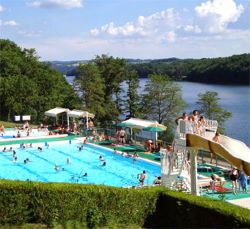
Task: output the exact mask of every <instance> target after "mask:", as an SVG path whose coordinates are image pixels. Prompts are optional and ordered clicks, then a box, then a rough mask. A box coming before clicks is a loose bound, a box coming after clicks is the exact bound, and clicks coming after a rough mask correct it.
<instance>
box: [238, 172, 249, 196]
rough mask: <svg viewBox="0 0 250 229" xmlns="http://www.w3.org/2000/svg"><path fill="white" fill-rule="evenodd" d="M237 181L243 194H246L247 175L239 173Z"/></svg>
mask: <svg viewBox="0 0 250 229" xmlns="http://www.w3.org/2000/svg"><path fill="white" fill-rule="evenodd" d="M239 181H240V187H241V188H242V191H243V193H247V175H246V174H245V173H244V171H243V170H242V171H241V172H240V176H239Z"/></svg>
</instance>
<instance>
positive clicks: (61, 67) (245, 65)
mask: <svg viewBox="0 0 250 229" xmlns="http://www.w3.org/2000/svg"><path fill="white" fill-rule="evenodd" d="M82 62H83V61H67V62H64V61H62V62H56V61H53V62H51V64H52V66H53V68H55V69H56V70H58V71H60V72H62V73H63V74H65V75H74V76H77V75H79V71H78V67H77V66H76V65H77V64H79V63H82ZM86 62H88V61H85V63H86ZM126 62H127V68H128V70H135V71H136V72H137V74H138V76H139V77H140V78H147V77H148V76H149V75H150V74H153V73H157V74H162V75H168V76H169V77H170V78H171V79H174V80H185V81H191V82H201V83H211V84H237V85H249V84H250V75H249V66H250V54H241V55H233V56H230V57H219V58H203V59H184V60H182V59H177V58H167V59H158V60H157V59H156V60H150V59H149V60H139V59H135V60H132V59H128V60H126Z"/></svg>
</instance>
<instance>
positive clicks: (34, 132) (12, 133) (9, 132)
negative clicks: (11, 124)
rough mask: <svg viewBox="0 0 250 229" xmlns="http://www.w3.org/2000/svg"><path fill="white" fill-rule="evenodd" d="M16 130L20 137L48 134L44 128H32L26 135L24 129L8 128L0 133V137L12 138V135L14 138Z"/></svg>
mask: <svg viewBox="0 0 250 229" xmlns="http://www.w3.org/2000/svg"><path fill="white" fill-rule="evenodd" d="M18 131H19V133H20V134H21V138H23V137H39V136H46V135H48V131H45V130H40V131H38V130H37V129H32V131H30V133H29V135H28V134H27V131H26V130H14V129H8V130H6V131H5V132H4V133H1V134H0V139H6V138H14V137H15V138H16V137H17V133H18Z"/></svg>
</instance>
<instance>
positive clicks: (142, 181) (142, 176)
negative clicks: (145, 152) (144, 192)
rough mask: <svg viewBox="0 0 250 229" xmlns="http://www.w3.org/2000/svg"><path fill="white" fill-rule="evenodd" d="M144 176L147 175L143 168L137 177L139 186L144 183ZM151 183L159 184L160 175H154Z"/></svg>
mask: <svg viewBox="0 0 250 229" xmlns="http://www.w3.org/2000/svg"><path fill="white" fill-rule="evenodd" d="M146 176H147V175H146V171H145V170H143V171H142V173H141V174H138V179H139V182H140V185H141V186H143V185H144V182H145V179H146ZM153 185H161V176H156V178H155V180H154V181H153Z"/></svg>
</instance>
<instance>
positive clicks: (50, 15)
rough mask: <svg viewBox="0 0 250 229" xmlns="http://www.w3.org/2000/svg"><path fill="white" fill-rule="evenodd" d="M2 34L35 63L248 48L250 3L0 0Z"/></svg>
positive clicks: (220, 52)
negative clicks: (35, 59)
mask: <svg viewBox="0 0 250 229" xmlns="http://www.w3.org/2000/svg"><path fill="white" fill-rule="evenodd" d="M0 37H1V38H3V39H10V40H12V41H14V42H15V43H16V44H17V45H19V46H21V47H22V48H35V49H36V51H37V54H38V56H40V57H41V60H86V59H92V58H95V56H96V55H101V54H108V55H112V56H115V57H124V58H141V59H147V58H150V59H153V58H154V59H156V58H169V57H177V58H203V57H223V56H231V55H233V54H242V53H250V0H0Z"/></svg>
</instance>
